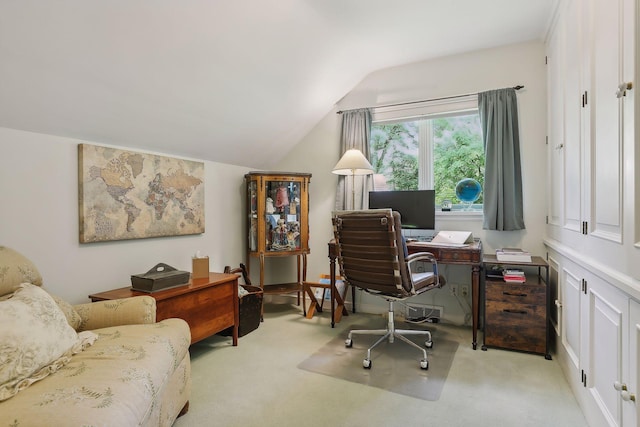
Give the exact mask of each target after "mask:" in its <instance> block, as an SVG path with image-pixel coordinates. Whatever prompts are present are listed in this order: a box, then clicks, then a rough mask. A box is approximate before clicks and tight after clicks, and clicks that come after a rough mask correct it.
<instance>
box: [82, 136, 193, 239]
mask: <svg viewBox="0 0 640 427" xmlns="http://www.w3.org/2000/svg"><path fill="white" fill-rule="evenodd" d="M78 181H79V182H78V188H79V208H80V209H79V210H80V243H92V242H105V241H110V240H125V239H145V238H149V237H163V236H179V235H187V234H199V233H204V163H202V162H194V161H190V160H182V159H177V158H171V157H164V156H158V155H153V154H144V153H139V152H133V151H125V150H119V149H116V148H109V147H100V146H96V145H89V144H78Z"/></svg>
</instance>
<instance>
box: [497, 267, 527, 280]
mask: <svg viewBox="0 0 640 427" xmlns="http://www.w3.org/2000/svg"><path fill="white" fill-rule="evenodd" d="M502 278H503V279H504V281H505V282H507V283H524V282H525V281H526V280H527V279H526V278H525V277H524V271H522V270H503V272H502Z"/></svg>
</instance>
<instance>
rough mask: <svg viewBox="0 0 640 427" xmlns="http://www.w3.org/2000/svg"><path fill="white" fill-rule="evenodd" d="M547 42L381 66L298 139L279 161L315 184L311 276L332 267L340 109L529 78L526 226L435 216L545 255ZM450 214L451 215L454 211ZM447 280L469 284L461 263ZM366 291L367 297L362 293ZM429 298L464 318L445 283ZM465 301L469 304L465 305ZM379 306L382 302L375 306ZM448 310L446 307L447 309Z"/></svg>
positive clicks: (497, 243)
mask: <svg viewBox="0 0 640 427" xmlns="http://www.w3.org/2000/svg"><path fill="white" fill-rule="evenodd" d="M544 52H545V51H544V44H543V43H542V42H530V43H524V44H517V45H510V46H505V47H501V48H496V49H489V50H482V51H476V52H472V53H468V54H462V55H456V56H451V57H446V58H441V59H437V60H431V61H425V62H420V63H415V64H408V65H404V66H400V67H394V68H390V69H385V70H380V71H378V72H375V73H373V74H371V75H369V76H368V77H367V78H365V79H364V80H363V81H362V82H361V83H360V84H359V85H357V86H356V87H355V88H354V89H353V90H352V91H351V92H350V93H349V94H347V96H345V97H344V98H343V99H342V100H341V101H340V102H339V103H338V105H336V108H335V109H334V110H333V111H332V112H330V113H329V114H328V115H327V116H326V117H325V118H324V119H323V120H322V121H321V122H320V123H318V125H317V126H316V127H315V128H314V129H313V130H312V131H311V132H310V133H309V134H308V135H307V136H306V137H305V138H304V139H303V140H302V141H301V142H300V144H299V145H298V146H297V147H296V148H295V149H294V150H293V151H292V152H291V153H289V155H288V156H287V157H286V158H285V159H284V160H283V161H282V162H281V163H280V165H279V168H280V169H282V170H287V169H292V168H293V169H292V170H296V171H306V172H310V173H312V174H313V177H312V180H311V187H310V206H311V211H310V236H311V237H310V243H309V244H310V247H311V255H310V257H309V268H308V276H309V277H310V278H314V277H317V276H318V275H319V274H321V273H328V270H329V268H328V258H327V246H326V243H327V242H328V241H329V239H331V237H332V229H331V221H330V215H331V210H332V209H333V206H334V197H335V187H336V184H337V177H336V176H335V175H333V174H332V173H331V169H332V168H333V166H334V165H335V163H336V162H337V161H338V159H339V137H340V118H341V116H340V115H339V114H336V112H337V111H339V110H347V109H352V108H361V107H370V106H375V105H382V104H388V103H398V102H407V101H416V100H426V99H433V98H439V97H446V96H453V95H460V94H467V93H476V92H480V91H484V90H491V89H499V88H503V87H513V86H515V85H524V86H525V88H524V89H522V90H520V91H519V92H518V108H519V115H520V136H521V151H522V162H523V167H522V170H523V186H524V188H523V191H524V211H525V218H524V219H525V225H526V227H527V229H526V230H524V231H512V232H497V231H484V230H482V222H481V220H480V219H476V220H469V218H468V217H465V218H464V219H463V220H459V219H458V220H456V219H453V220H447V219H446V218H447V217H442V216H438V217H437V218H436V228H438V229H441V230H443V229H444V230H446V229H453V230H455V229H460V230H471V231H473V233H474V235H475V236H476V237H480V238H481V239H482V242H483V245H484V250H485V252H487V253H490V252H493V251H494V250H495V248H498V247H502V246H521V247H524V248H527V249H529V250H531V251H532V252H535V253H539V254H543V251H544V246H543V244H542V236H543V234H544V233H543V231H544V225H545V200H546V199H545V190H544V183H545V177H546V157H545V156H546V154H545V153H546V151H545V136H546V70H545V57H544V56H545V53H544ZM449 218H451V216H450V217H449ZM444 271H445V273H446V274H447V276H448V279H449V282H450V283H455V284H463V283H466V284H469V282H470V273H469V271H468V269H466V268H464V267H453V266H449V267H446V268H445V269H444ZM365 297H367V296H366V295H365ZM421 298H423V299H424V302H426V303H429V304H436V305H444V306H445V318H447V320H450V321H452V322H455V323H461V322H462V320H463V318H464V313H463V311H462V309H461V308H460V305H459V304H458V302H456V301H455V300H454V299H453V298H452V297H451V296H449V291H448V290H447V289H442V290H437V291H431V292H428V293H427V294H425V295H424V296H422V297H421ZM362 301H364V305H363V307H361V308H362V309H364V310H376V311H377V310H379V308H380V307H382V305H380V304H378V301H379V299H376V298H371V297H369V298H367V299H363V300H362ZM463 305H464V304H463ZM376 307H377V308H376ZM447 313H449V314H447Z"/></svg>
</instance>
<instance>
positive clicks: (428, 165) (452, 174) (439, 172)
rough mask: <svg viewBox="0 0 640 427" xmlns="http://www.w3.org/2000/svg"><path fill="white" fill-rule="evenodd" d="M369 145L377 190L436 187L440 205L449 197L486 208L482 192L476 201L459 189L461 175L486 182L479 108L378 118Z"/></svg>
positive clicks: (458, 205) (457, 206)
mask: <svg viewBox="0 0 640 427" xmlns="http://www.w3.org/2000/svg"><path fill="white" fill-rule="evenodd" d="M370 145H371V147H370V148H371V159H370V160H371V164H372V165H373V167H374V171H375V175H374V188H375V190H377V191H380V190H418V189H431V188H433V189H435V190H436V204H437V205H441V204H442V202H443V201H444V200H449V201H451V203H452V205H453V210H461V209H465V210H466V209H472V210H481V209H482V200H483V199H482V192H480V195H479V197H478V198H477V200H475V201H474V202H469V201H468V199H467V201H465V200H460V198H459V197H458V196H459V195H457V194H456V186H457V185H458V183H459V182H460V181H462V180H463V179H469V178H470V179H473V180H475V181H477V182H478V183H479V184H480V188H484V148H483V143H482V129H481V127H480V119H479V116H478V114H477V111H474V112H470V111H465V112H462V113H459V114H455V113H453V114H452V113H449V114H446V115H441V116H439V117H438V116H433V117H427V118H420V119H412V120H406V119H405V120H397V121H393V120H388V121H384V122H375V123H374V124H373V126H372V129H371V141H370ZM460 197H462V198H463V199H464V198H465V197H464V196H460Z"/></svg>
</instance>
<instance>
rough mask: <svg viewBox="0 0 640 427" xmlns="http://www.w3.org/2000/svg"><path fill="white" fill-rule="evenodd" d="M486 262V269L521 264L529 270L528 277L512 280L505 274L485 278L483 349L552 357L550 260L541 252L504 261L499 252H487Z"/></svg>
mask: <svg viewBox="0 0 640 427" xmlns="http://www.w3.org/2000/svg"><path fill="white" fill-rule="evenodd" d="M483 263H484V268H485V271H489V270H490V267H491V266H496V265H499V266H502V267H504V268H521V269H522V270H524V271H525V274H526V281H525V282H524V283H508V282H505V281H504V280H503V279H502V278H490V277H486V278H485V289H484V291H485V311H484V345H483V346H482V349H483V350H486V349H487V347H495V348H502V349H509V350H519V351H526V352H531V353H539V354H544V356H545V358H546V359H549V360H551V354H550V352H549V316H548V313H549V290H548V283H549V266H548V264H547V262H546V261H545V260H544V259H543V258H541V257H539V256H534V257H532V261H531V262H504V261H498V260H497V259H496V256H495V255H484V256H483ZM534 269H537V272H534ZM541 269H544V270H545V271H544V273H542V272H541Z"/></svg>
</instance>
